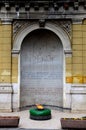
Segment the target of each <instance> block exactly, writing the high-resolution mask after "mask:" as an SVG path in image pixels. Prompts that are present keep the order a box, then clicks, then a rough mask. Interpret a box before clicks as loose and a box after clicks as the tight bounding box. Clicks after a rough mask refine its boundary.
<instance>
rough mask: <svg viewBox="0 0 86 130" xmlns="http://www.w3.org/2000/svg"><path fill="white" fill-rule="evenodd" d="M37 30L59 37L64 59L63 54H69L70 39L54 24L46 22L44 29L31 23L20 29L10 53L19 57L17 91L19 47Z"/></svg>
mask: <svg viewBox="0 0 86 130" xmlns="http://www.w3.org/2000/svg"><path fill="white" fill-rule="evenodd" d="M37 29H47V30H50V31H51V32H53V33H54V34H56V35H57V36H58V37H59V39H60V40H61V43H62V45H63V50H64V57H65V56H66V55H65V54H68V56H69V54H71V43H70V39H69V37H68V35H67V33H66V32H65V31H64V30H63V29H62V28H61V27H59V26H58V25H57V24H54V23H51V22H46V24H45V26H44V27H40V26H39V24H38V23H32V24H28V26H26V27H24V28H22V29H20V31H19V32H18V33H17V36H16V37H15V39H14V44H13V50H12V53H13V54H18V57H19V62H18V67H19V68H18V70H19V71H18V72H19V73H18V87H19V91H20V50H21V45H22V42H23V40H24V38H25V37H26V36H27V35H28V34H29V33H30V32H32V31H34V30H37ZM64 59H65V58H64ZM63 75H64V77H65V60H64V71H63ZM63 84H65V80H64V83H63ZM63 87H64V86H63ZM63 90H64V88H63ZM63 96H64V93H63ZM63 98H64V97H63ZM63 100H64V99H63ZM63 102H64V101H63ZM18 104H19V106H18V107H20V93H19V102H18Z"/></svg>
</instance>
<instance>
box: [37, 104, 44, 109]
mask: <svg viewBox="0 0 86 130" xmlns="http://www.w3.org/2000/svg"><path fill="white" fill-rule="evenodd" d="M36 107H37V109H40V110H42V109H44V107H43V106H42V105H41V104H36Z"/></svg>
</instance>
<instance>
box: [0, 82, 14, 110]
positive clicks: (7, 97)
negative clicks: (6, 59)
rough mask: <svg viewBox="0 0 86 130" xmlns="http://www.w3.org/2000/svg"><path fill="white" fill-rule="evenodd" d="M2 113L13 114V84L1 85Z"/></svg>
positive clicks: (0, 102)
mask: <svg viewBox="0 0 86 130" xmlns="http://www.w3.org/2000/svg"><path fill="white" fill-rule="evenodd" d="M0 112H12V85H11V84H0Z"/></svg>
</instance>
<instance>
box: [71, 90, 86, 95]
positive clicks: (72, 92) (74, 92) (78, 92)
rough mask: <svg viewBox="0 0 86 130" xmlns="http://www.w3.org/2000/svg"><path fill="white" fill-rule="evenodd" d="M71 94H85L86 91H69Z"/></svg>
mask: <svg viewBox="0 0 86 130" xmlns="http://www.w3.org/2000/svg"><path fill="white" fill-rule="evenodd" d="M70 93H71V94H86V90H70Z"/></svg>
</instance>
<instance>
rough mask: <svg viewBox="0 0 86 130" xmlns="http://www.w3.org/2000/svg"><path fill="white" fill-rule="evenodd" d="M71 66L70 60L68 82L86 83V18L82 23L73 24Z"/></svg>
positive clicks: (67, 68) (67, 74)
mask: <svg viewBox="0 0 86 130" xmlns="http://www.w3.org/2000/svg"><path fill="white" fill-rule="evenodd" d="M66 61H67V58H66ZM69 68H70V67H69V62H66V82H67V83H79V84H84V83H86V20H84V21H83V23H82V24H73V25H72V57H71V69H69Z"/></svg>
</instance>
